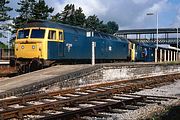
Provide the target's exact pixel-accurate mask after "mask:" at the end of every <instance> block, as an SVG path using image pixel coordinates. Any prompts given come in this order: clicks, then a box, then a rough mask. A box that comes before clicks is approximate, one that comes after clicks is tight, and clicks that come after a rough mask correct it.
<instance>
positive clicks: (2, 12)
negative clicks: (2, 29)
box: [0, 0, 12, 22]
mask: <svg viewBox="0 0 180 120" xmlns="http://www.w3.org/2000/svg"><path fill="white" fill-rule="evenodd" d="M7 4H9V0H1V1H0V6H1V7H0V22H2V21H6V20H10V16H9V15H8V12H9V11H11V10H12V8H10V7H8V6H6V5H7Z"/></svg>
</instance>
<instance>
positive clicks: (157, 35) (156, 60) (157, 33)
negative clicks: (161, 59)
mask: <svg viewBox="0 0 180 120" xmlns="http://www.w3.org/2000/svg"><path fill="white" fill-rule="evenodd" d="M146 15H154V13H147V14H146ZM158 21H159V15H158V12H156V48H155V62H158V56H157V52H158V39H159V29H158V27H159V25H158Z"/></svg>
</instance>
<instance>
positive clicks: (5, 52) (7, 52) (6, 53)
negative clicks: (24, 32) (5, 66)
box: [0, 48, 14, 60]
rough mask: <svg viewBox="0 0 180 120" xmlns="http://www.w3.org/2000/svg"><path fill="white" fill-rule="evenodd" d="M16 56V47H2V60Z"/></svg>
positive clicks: (0, 57)
mask: <svg viewBox="0 0 180 120" xmlns="http://www.w3.org/2000/svg"><path fill="white" fill-rule="evenodd" d="M13 57H14V49H2V48H0V60H9V59H10V58H13Z"/></svg>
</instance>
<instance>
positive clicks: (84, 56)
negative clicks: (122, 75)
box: [15, 20, 135, 71]
mask: <svg viewBox="0 0 180 120" xmlns="http://www.w3.org/2000/svg"><path fill="white" fill-rule="evenodd" d="M92 42H95V43H96V47H95V56H96V57H95V58H96V62H104V61H108V62H109V61H114V60H124V61H130V60H133V61H134V60H135V48H134V47H132V46H134V45H133V44H132V43H131V42H129V41H128V40H127V39H124V38H118V37H115V36H113V35H108V34H104V33H100V32H96V31H94V32H91V34H90V36H89V30H87V29H83V28H80V27H74V26H70V25H65V24H60V23H55V22H50V21H42V20H37V21H32V22H29V23H27V24H25V25H24V27H22V28H20V29H18V31H17V36H16V40H15V58H16V61H17V62H16V66H19V68H21V70H22V71H27V70H33V69H37V68H40V67H43V66H49V65H52V64H54V63H57V62H58V63H74V62H75V63H82V62H83V63H87V62H90V61H91V55H92V52H91V49H92Z"/></svg>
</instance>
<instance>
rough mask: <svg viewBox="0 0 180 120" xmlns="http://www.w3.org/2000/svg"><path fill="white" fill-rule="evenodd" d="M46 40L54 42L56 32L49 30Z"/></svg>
mask: <svg viewBox="0 0 180 120" xmlns="http://www.w3.org/2000/svg"><path fill="white" fill-rule="evenodd" d="M48 39H52V40H56V31H54V30H50V31H49V34H48Z"/></svg>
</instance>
